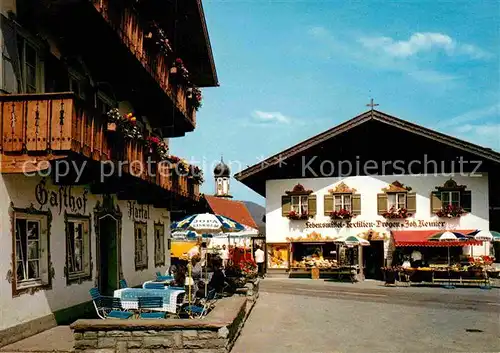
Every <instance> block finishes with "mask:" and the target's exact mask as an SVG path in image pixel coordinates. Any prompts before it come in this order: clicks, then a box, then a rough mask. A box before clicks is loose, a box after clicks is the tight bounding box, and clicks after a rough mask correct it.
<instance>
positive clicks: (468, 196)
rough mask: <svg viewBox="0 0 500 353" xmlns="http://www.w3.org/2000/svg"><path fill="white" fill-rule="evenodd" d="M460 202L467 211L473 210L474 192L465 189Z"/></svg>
mask: <svg viewBox="0 0 500 353" xmlns="http://www.w3.org/2000/svg"><path fill="white" fill-rule="evenodd" d="M460 203H461V205H460V206H462V208H463V209H464V211H465V212H469V213H470V212H472V192H471V191H463V192H462V194H461V195H460Z"/></svg>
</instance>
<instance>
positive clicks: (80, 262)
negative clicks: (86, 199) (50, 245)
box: [65, 214, 92, 284]
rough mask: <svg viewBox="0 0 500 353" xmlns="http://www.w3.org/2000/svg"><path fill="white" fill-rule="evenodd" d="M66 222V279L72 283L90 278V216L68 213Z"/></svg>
mask: <svg viewBox="0 0 500 353" xmlns="http://www.w3.org/2000/svg"><path fill="white" fill-rule="evenodd" d="M65 223H66V281H67V283H68V284H70V283H74V282H78V283H79V282H82V281H84V280H90V279H92V269H91V265H90V261H91V255H90V251H91V250H90V217H89V216H79V215H68V214H66V215H65Z"/></svg>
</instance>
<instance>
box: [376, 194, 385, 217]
mask: <svg viewBox="0 0 500 353" xmlns="http://www.w3.org/2000/svg"><path fill="white" fill-rule="evenodd" d="M377 212H378V214H379V215H382V214H384V213H385V212H387V194H377Z"/></svg>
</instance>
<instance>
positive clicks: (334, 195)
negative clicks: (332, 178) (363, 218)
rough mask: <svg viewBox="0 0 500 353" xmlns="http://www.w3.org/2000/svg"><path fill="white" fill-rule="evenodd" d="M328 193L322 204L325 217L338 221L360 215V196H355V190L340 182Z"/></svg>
mask: <svg viewBox="0 0 500 353" xmlns="http://www.w3.org/2000/svg"><path fill="white" fill-rule="evenodd" d="M328 192H329V193H328V194H327V195H325V196H324V203H323V206H324V212H325V216H330V217H332V218H334V219H339V218H350V217H352V216H356V215H360V214H361V195H360V194H356V189H352V188H349V187H348V186H347V185H346V184H345V183H344V182H341V183H340V184H338V185H337V186H336V187H334V188H333V189H331V190H329V191H328Z"/></svg>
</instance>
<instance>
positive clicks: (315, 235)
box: [286, 232, 336, 243]
mask: <svg viewBox="0 0 500 353" xmlns="http://www.w3.org/2000/svg"><path fill="white" fill-rule="evenodd" d="M335 239H336V238H334V237H329V236H323V235H321V234H320V233H317V232H312V233H309V234H307V235H306V236H305V237H303V236H301V235H299V236H298V237H287V238H286V241H288V242H291V243H294V242H295V243H296V242H299V243H300V242H305V241H325V240H335Z"/></svg>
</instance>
